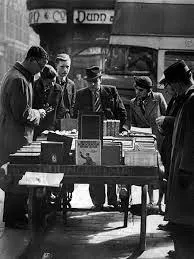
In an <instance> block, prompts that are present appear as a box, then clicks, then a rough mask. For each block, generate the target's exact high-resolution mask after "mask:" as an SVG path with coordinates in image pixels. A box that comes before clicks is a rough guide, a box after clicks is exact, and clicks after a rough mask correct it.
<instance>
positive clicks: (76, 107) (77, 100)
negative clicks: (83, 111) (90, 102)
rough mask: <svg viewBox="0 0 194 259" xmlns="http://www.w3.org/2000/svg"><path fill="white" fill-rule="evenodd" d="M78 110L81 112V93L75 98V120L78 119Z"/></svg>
mask: <svg viewBox="0 0 194 259" xmlns="http://www.w3.org/2000/svg"><path fill="white" fill-rule="evenodd" d="M78 110H79V91H78V93H77V94H76V97H75V103H74V107H73V118H74V119H76V118H77V117H78Z"/></svg>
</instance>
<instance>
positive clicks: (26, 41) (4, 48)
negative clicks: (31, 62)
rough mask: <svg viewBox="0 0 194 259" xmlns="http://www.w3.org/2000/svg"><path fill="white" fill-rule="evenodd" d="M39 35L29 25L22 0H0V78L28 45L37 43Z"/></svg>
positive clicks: (20, 57)
mask: <svg viewBox="0 0 194 259" xmlns="http://www.w3.org/2000/svg"><path fill="white" fill-rule="evenodd" d="M39 42H40V41H39V36H38V35H37V34H36V33H35V32H34V31H33V30H32V29H31V28H30V27H29V24H28V13H27V9H26V3H25V1H24V0H0V79H1V78H2V76H3V75H4V73H5V72H6V71H7V70H8V69H9V68H10V67H11V66H12V65H13V64H14V63H15V61H16V60H18V61H21V60H22V59H23V58H24V55H25V53H26V51H27V49H28V48H29V46H30V45H33V44H39Z"/></svg>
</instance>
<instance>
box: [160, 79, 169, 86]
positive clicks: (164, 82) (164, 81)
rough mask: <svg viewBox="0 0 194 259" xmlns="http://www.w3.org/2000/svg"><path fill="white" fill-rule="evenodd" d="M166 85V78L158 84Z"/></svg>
mask: <svg viewBox="0 0 194 259" xmlns="http://www.w3.org/2000/svg"><path fill="white" fill-rule="evenodd" d="M166 83H167V80H166V78H162V79H161V80H160V81H159V84H160V85H165V84H166Z"/></svg>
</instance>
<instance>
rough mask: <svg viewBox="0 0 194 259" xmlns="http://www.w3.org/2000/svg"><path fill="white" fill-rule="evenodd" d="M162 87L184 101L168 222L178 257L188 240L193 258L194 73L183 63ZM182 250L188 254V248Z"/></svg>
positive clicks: (166, 77) (173, 160) (175, 137)
mask: <svg viewBox="0 0 194 259" xmlns="http://www.w3.org/2000/svg"><path fill="white" fill-rule="evenodd" d="M160 83H163V84H169V85H170V86H171V88H172V89H173V90H174V91H175V92H176V94H177V95H178V96H180V97H181V98H182V103H181V105H180V106H179V110H178V113H177V115H176V117H175V121H174V129H173V136H172V152H171V162H170V170H169V177H168V183H167V199H166V200H167V203H166V212H165V219H166V220H168V221H169V222H170V223H173V229H171V231H172V232H173V231H175V235H172V236H173V238H174V241H175V242H174V243H175V254H176V244H180V240H182V236H184V244H187V246H186V248H187V250H189V253H190V254H191V255H192V256H193V248H192V247H193V244H194V207H193V204H194V177H193V176H194V175H193V174H194V115H193V110H194V80H193V76H192V72H191V69H190V68H189V67H188V66H187V65H186V63H185V62H184V61H183V60H179V61H177V62H175V63H174V64H172V65H171V66H169V67H168V68H167V69H166V70H165V71H164V79H163V81H162V80H161V82H160ZM171 225H172V224H171ZM177 230H178V231H177ZM188 244H192V245H191V246H189V245H188ZM182 245H183V243H182ZM183 246H184V245H183ZM182 249H183V251H184V249H185V248H183V247H182ZM192 256H191V257H192ZM183 257H184V255H183ZM186 257H187V256H185V257H184V258H186ZM187 258H188V257H187Z"/></svg>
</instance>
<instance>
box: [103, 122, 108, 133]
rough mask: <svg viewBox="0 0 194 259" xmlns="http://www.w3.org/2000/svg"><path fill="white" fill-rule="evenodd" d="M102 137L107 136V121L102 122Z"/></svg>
mask: <svg viewBox="0 0 194 259" xmlns="http://www.w3.org/2000/svg"><path fill="white" fill-rule="evenodd" d="M103 136H107V120H104V121H103Z"/></svg>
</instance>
